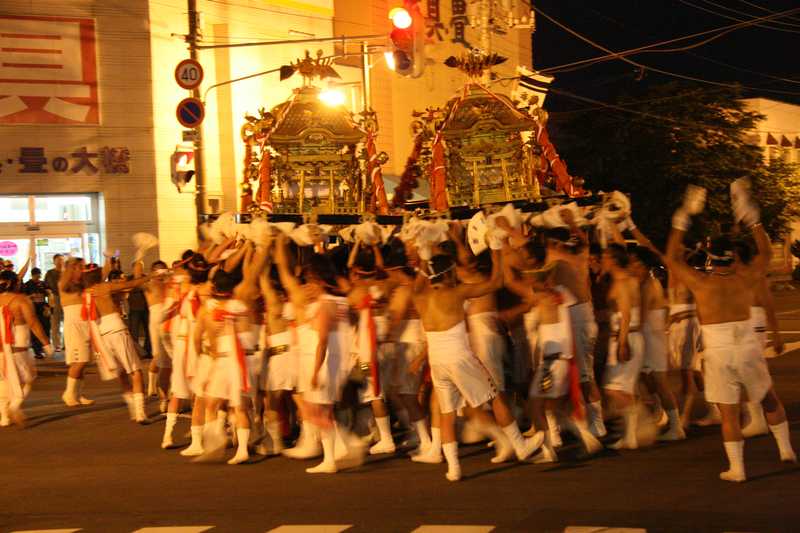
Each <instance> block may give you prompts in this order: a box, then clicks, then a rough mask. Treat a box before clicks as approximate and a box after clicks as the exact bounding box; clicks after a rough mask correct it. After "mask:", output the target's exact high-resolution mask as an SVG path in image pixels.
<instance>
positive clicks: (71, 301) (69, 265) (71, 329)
mask: <svg viewBox="0 0 800 533" xmlns="http://www.w3.org/2000/svg"><path fill="white" fill-rule="evenodd" d="M83 267H84V262H83V259H79V258H75V257H73V258H70V259H68V260H67V262H66V264H65V265H64V269H63V271H62V272H61V276H60V277H59V278H58V292H59V295H60V299H61V309H62V311H63V314H64V362H65V363H66V364H67V365H68V366H69V370H68V371H67V388H66V390H64V393H63V394H62V395H61V399H62V400H63V401H64V403H65V404H67V406H69V407H76V406H79V405H92V404H93V403H94V400H89V399H87V398H85V397H84V396H83V372H84V369H85V368H86V365H88V364H89V362H90V361H91V360H92V353H93V350H92V346H91V339H90V336H89V323H88V322H87V321H86V319H85V318H83V315H82V312H81V311H82V310H83V279H82V276H83Z"/></svg>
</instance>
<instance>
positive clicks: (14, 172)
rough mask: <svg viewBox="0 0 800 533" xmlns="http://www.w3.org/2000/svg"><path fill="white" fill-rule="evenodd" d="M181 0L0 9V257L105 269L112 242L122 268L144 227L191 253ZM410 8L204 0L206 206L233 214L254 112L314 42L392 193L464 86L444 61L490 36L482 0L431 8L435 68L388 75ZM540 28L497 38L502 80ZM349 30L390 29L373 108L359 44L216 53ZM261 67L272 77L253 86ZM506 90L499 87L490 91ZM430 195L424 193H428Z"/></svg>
mask: <svg viewBox="0 0 800 533" xmlns="http://www.w3.org/2000/svg"><path fill="white" fill-rule="evenodd" d="M478 3H480V0H478ZM187 4H188V2H187V0H96V1H88V2H87V1H78V0H30V1H27V2H20V3H6V4H4V5H2V6H0V29H2V31H0V34H1V36H0V48H2V49H3V52H0V53H2V57H3V61H2V66H0V258H2V259H11V260H12V261H14V262H15V264H17V265H21V264H22V263H24V262H25V260H26V259H27V258H28V257H32V258H33V261H34V264H35V265H37V266H39V267H40V268H43V269H47V268H49V267H50V265H51V264H52V256H53V255H54V254H56V253H69V254H72V255H77V256H83V257H85V258H87V259H90V260H92V261H95V262H99V261H101V260H102V252H103V251H104V250H105V249H109V250H112V251H114V250H119V251H120V253H121V256H122V259H123V264H125V262H126V261H130V259H131V257H132V255H133V245H132V243H131V239H130V237H131V234H132V233H134V232H137V231H145V232H149V233H153V234H155V235H156V236H158V238H159V241H160V245H159V248H158V249H156V250H154V251H153V252H151V253H150V254H149V256H148V257H147V259H146V260H147V261H148V262H149V261H151V260H154V259H155V258H156V257H160V258H162V259H164V260H167V261H171V260H174V259H175V258H177V257H178V256H179V255H180V253H181V252H182V251H183V250H184V249H186V248H188V247H191V246H193V245H194V244H195V239H196V236H195V225H196V222H195V221H196V210H195V195H194V187H193V185H192V183H191V182H190V183H189V186H188V187H186V188H184V189H183V190H182V191H180V192H179V191H178V190H177V188H176V187H175V186H174V185H173V183H172V181H171V156H172V154H173V153H174V152H175V151H176V150H179V149H185V148H186V147H187V144H186V141H184V138H185V137H184V130H186V128H184V127H183V126H181V125H180V124H179V123H178V121H177V119H176V105H177V104H178V102H180V101H181V100H182V99H183V98H185V97H187V96H189V92H188V91H186V90H184V89H182V88H181V87H179V86H178V84H177V83H176V81H175V79H174V74H173V72H174V69H175V66H176V65H177V64H178V63H179V62H180V61H181V60H183V59H186V58H188V57H189V53H188V51H187V44H186V42H185V39H184V36H185V35H186V33H187V31H188V15H187ZM400 4H401V2H400V0H397V1H396V2H393V1H391V0H198V1H197V8H198V11H199V13H200V15H199V18H198V28H199V30H200V33H201V39H200V44H201V46H205V47H209V48H203V49H201V50H199V52H198V59H199V61H200V63H201V65H202V67H203V70H204V78H203V82H202V84H201V86H200V94H201V97H202V100H203V102H204V104H205V119H204V121H203V124H202V133H203V162H204V168H205V172H204V175H205V184H206V192H207V202H206V205H205V206H204V208H203V209H204V211H206V212H223V211H235V210H237V208H238V202H239V197H240V194H241V181H242V175H243V172H244V156H245V148H244V144H243V143H242V141H241V138H240V130H241V128H242V126H243V125H244V124H245V118H244V117H245V115H256V114H257V113H258V110H259V108H262V107H263V108H266V109H267V110H269V109H270V108H272V107H273V106H275V105H277V104H279V103H280V102H282V101H284V100H285V99H287V98H288V97H289V96H290V94H291V91H292V89H294V88H295V87H297V86H298V85H299V84H300V80H299V79H297V80H296V79H290V80H287V81H285V82H280V81H279V76H278V73H277V69H278V68H279V67H280V66H281V65H286V64H288V63H289V62H291V61H293V60H296V59H297V58H299V57H302V56H303V54H304V52H305V50H307V49H308V50H310V51H311V52H312V53H316V51H317V50H322V51H323V54H325V55H332V54H334V53H342V52H345V53H347V54H348V56H347V58H345V59H343V60H342V61H341V62H340V63H341V64H337V65H335V68H336V70H337V72H338V73H339V74H340V76H341V78H342V79H341V80H338V81H337V82H336V83H337V85H338V86H339V88H340V89H341V90H344V91H345V92H346V94H347V99H346V105H347V106H348V107H349V108H351V110H353V111H360V110H362V109H363V108H364V107H365V106H368V107H372V108H374V109H375V110H376V111H377V112H378V118H379V121H380V134H379V137H378V140H377V143H378V149H379V150H381V151H385V152H386V153H387V154H388V155H389V157H390V160H389V162H388V163H387V165H386V166H385V168H384V174H385V176H386V179H387V188H389V189H390V190H391V187H392V182H393V181H396V180H397V178H396V177H397V176H399V175H400V174H401V173H402V170H403V166H404V164H405V159H406V158H407V156H408V154H409V152H410V150H411V136H410V133H409V125H410V122H411V113H412V111H413V110H420V111H421V110H424V109H425V107H427V106H434V105H435V106H439V105H441V104H443V103H444V102H445V101H446V100H447V99H448V98H450V97H451V96H452V95H453V93H454V91H456V90H457V89H458V88H459V87H461V86H462V85H463V83H464V82H465V81H466V80H465V78H464V76H463V75H462V74H461V73H460V72H458V71H456V70H453V69H449V68H447V67H445V66H444V65H443V60H444V59H445V58H446V57H448V56H449V55H459V54H461V53H464V52H466V51H467V49H468V48H467V47H468V46H470V45H476V43H479V42H486V35H479V32H478V31H477V30H475V29H473V28H471V27H469V25H468V24H467V22H466V21H467V10H468V9H472V7H470V6H471V5H472V6H473V7H474V4H475V2H467V1H464V0H428V1H427V2H422V4H421V9H422V10H423V12H424V13H425V14H426V15H428V17H429V21H428V22H429V24H430V27H429V29H428V30H429V31H428V33H429V42H430V44H429V45H428V46H427V49H428V57H429V58H430V60H429V64H428V65H427V66H426V70H425V73H424V75H423V76H422V77H421V78H418V79H403V78H400V77H399V76H397V75H396V74H394V73H393V72H391V71H389V69H388V68H387V67H386V65H385V63H384V61H383V53H382V48H381V47H382V46H385V45H386V44H387V43H388V34H389V31H390V21H389V19H388V12H389V10H390V9H391V8H392V7H394V6H395V5H400ZM530 31H531V30H530V29H519V30H517V29H512V30H510V31H508V32H507V33H506V34H505V35H492V36H491V37H490V40H491V45H492V49H493V51H496V52H498V53H501V54H502V55H504V56H506V57H508V58H509V60H508V62H507V63H506V64H504V65H501V66H500V67H499V68H498V70H497V72H498V74H499V76H500V77H504V76H510V75H513V73H514V69H515V67H516V65H518V64H520V65H526V66H530V61H531V59H530V58H531V39H530ZM342 35H346V36H365V35H372V36H376V35H386V36H387V38H386V39H382V38H371V39H369V40H368V44H369V45H370V47H369V52H370V68H369V69H368V72H369V74H368V76H367V78H368V84H369V86H370V87H371V91H370V93H371V94H370V98H369V99H367V98H366V92H365V91H364V86H365V85H364V78H365V77H364V69H363V68H362V66H363V64H362V63H361V57H360V56H358V51H359V50H361V47H360V46H361V45H360V42H358V40H356V41H353V42H352V43H351V42H350V41H347V42H345V43H341V42H338V43H333V42H321V43H315V42H308V43H283V44H274V45H269V46H236V47H216V48H214V46H218V45H232V44H238V45H242V44H245V43H252V42H267V41H270V42H275V41H288V40H297V39H323V38H330V37H332V36H342ZM482 38H483V41H482V40H481V39H482ZM265 71H272V72H270V73H268V74H264V75H259V76H253V77H249V76H252V75H254V74H258V73H262V72H265ZM245 77H248V78H247V79H244V80H241V81H236V82H235V83H227V82H229V81H230V80H234V79H238V78H245ZM220 83H223V85H218V84H220ZM504 85H505V86H504ZM508 85H509V84H508V83H507V82H503V81H500V82H498V84H497V85H496V86H493V89H495V90H500V91H502V90H503V89H505V88H506V87H508ZM187 139H188V137H187ZM188 146H189V147H191V145H190V144H189V145H188ZM420 189H421V190H420V193H421V194H422V195H424V194H425V190H424V186H423V187H420Z"/></svg>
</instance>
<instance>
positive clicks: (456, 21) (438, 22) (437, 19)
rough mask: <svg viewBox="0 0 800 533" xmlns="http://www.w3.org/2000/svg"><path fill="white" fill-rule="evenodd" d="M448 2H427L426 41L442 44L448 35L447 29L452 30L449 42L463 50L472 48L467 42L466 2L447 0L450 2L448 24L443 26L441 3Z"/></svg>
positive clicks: (438, 0) (429, 0)
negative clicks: (463, 48) (461, 47)
mask: <svg viewBox="0 0 800 533" xmlns="http://www.w3.org/2000/svg"><path fill="white" fill-rule="evenodd" d="M443 1H448V0H428V16H427V17H426V36H427V37H428V39H431V40H434V41H439V42H443V41H445V40H446V37H445V36H446V35H447V34H449V33H450V32H449V28H452V29H453V33H452V36H451V37H450V39H449V40H450V42H451V43H455V44H460V45H462V46H464V47H465V48H472V44H470V42H469V41H467V26H469V17H468V16H467V0H449V2H450V8H451V10H450V13H451V17H450V22H449V23H448V24H447V25H445V24H444V21H443V20H442V19H443V14H444V12H443V10H442V9H441V2H443Z"/></svg>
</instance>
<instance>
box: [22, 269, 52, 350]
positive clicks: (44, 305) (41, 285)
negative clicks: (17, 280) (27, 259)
mask: <svg viewBox="0 0 800 533" xmlns="http://www.w3.org/2000/svg"><path fill="white" fill-rule="evenodd" d="M22 293H23V294H26V295H27V296H28V298H30V300H31V302H32V303H33V307H34V309H35V310H36V318H37V319H39V322H40V323H41V324H42V328H43V329H44V331H45V332H47V331H49V330H50V315H51V312H50V305H49V303H48V302H49V301H50V300H51V299H52V298H53V297H52V294H53V292H52V291H51V290H50V288H49V287H48V286H47V283H45V282H44V281H43V280H42V271H41V270H40V269H39V268H34V269H33V270H31V279H29V280H28V281H27V282H25V284H23V285H22ZM51 342H52V341H51ZM31 344H32V348H33V352H34V353H35V354H36V359H43V358H44V347H43V346H42V342H41V341H40V340H39V338H38V337H36V336H35V335H32V336H31Z"/></svg>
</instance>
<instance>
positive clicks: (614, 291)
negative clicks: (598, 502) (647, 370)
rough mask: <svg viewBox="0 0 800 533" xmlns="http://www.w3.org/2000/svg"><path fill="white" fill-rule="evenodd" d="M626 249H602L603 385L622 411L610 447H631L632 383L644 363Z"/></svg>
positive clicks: (635, 283)
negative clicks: (605, 282) (606, 326)
mask: <svg viewBox="0 0 800 533" xmlns="http://www.w3.org/2000/svg"><path fill="white" fill-rule="evenodd" d="M628 263H629V258H628V252H627V250H626V249H625V247H624V246H623V245H621V244H617V243H614V244H610V245H609V246H608V248H606V249H605V251H604V252H603V268H604V270H605V271H606V272H608V273H609V274H610V275H611V285H610V287H609V290H608V306H609V310H610V311H611V317H610V327H611V336H610V338H609V343H608V360H607V363H606V375H605V381H604V383H603V388H604V390H605V392H606V395H607V397H608V399H609V403H611V404H612V405H614V406H615V407H616V409H617V410H619V411H620V412H622V415H623V420H624V432H623V437H622V438H621V439H620V440H619V441H617V442H616V443H614V444H612V445H611V448H613V449H617V450H618V449H622V448H626V449H635V448H638V446H639V444H638V442H637V439H636V419H637V412H636V406H635V400H636V397H635V393H636V385H637V383H638V380H639V373H640V372H641V370H642V364H643V363H644V339H643V338H642V334H641V332H640V328H641V317H642V297H641V292H640V287H639V280H638V279H636V278H635V277H633V276H632V275H631V274H630V273H629V271H628Z"/></svg>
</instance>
